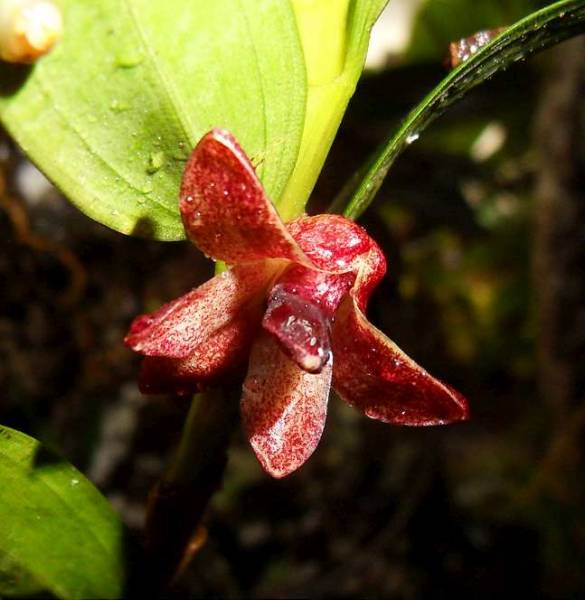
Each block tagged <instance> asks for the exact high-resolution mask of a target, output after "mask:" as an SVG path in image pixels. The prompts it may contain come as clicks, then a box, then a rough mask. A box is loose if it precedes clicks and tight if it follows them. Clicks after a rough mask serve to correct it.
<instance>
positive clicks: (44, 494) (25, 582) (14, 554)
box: [0, 426, 124, 598]
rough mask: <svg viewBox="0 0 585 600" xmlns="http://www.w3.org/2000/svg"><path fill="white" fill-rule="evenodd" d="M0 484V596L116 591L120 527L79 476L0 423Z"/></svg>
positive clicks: (63, 595)
mask: <svg viewBox="0 0 585 600" xmlns="http://www.w3.org/2000/svg"><path fill="white" fill-rule="evenodd" d="M0 482H1V484H0V597H6V596H28V595H31V594H33V593H38V592H41V591H44V592H50V593H51V594H53V595H55V596H57V597H58V598H120V597H121V596H122V591H123V583H124V580H123V571H122V567H123V560H122V559H123V557H122V525H121V523H120V521H119V519H118V518H117V516H116V515H115V513H114V512H113V510H112V509H111V507H110V505H109V504H108V502H107V501H106V500H105V499H104V497H103V496H102V495H101V494H100V493H99V492H98V491H97V490H96V488H95V487H94V486H93V485H92V484H91V483H90V482H89V481H88V480H87V479H86V478H85V477H84V476H83V475H82V474H81V473H79V472H78V471H77V470H76V469H75V468H73V467H72V466H71V465H70V464H68V463H66V462H65V461H63V460H62V459H60V458H59V457H58V456H56V455H54V454H52V453H50V452H49V451H48V450H47V449H46V448H44V447H43V446H41V445H40V444H39V442H37V441H36V440H34V439H32V438H30V437H28V436H27V435H24V434H23V433H20V432H18V431H14V430H13V429H9V428H7V427H2V426H0Z"/></svg>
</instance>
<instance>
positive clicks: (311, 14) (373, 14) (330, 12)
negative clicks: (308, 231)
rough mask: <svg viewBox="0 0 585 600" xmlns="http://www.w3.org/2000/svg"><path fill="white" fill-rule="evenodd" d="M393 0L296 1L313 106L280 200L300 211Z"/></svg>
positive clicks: (284, 210) (285, 212)
mask: <svg viewBox="0 0 585 600" xmlns="http://www.w3.org/2000/svg"><path fill="white" fill-rule="evenodd" d="M387 1H388V0H336V1H335V2H332V1H331V0H292V5H293V8H294V11H295V14H296V18H297V23H298V27H299V33H300V37H301V41H302V45H303V51H304V56H305V62H306V66H307V80H308V91H307V108H306V113H305V121H304V127H303V138H302V142H301V147H300V150H299V153H298V159H297V162H296V165H295V168H294V172H293V174H292V176H291V178H290V180H289V182H288V185H287V187H286V189H285V191H284V194H283V197H282V198H281V199H280V200H279V201H278V202H277V205H278V207H279V210H280V213H281V215H282V217H283V218H284V219H285V220H288V219H291V218H293V217H296V216H298V215H300V214H301V213H302V212H303V211H304V207H305V204H306V203H307V200H308V198H309V195H310V194H311V191H312V190H313V186H314V185H315V182H316V180H317V177H318V175H319V173H320V171H321V169H322V167H323V163H324V162H325V158H326V156H327V153H328V152H329V148H330V147H331V144H332V142H333V138H334V137H335V133H336V132H337V129H338V127H339V124H340V122H341V119H342V117H343V114H344V113H345V109H346V108H347V103H348V102H349V99H350V98H351V96H352V95H353V93H354V91H355V87H356V84H357V81H358V79H359V77H360V74H361V72H362V69H363V65H364V61H365V58H366V52H367V50H368V42H369V39H370V30H371V28H372V26H373V25H374V23H375V21H376V19H377V18H378V15H379V14H380V12H381V11H382V9H383V8H384V6H385V5H386V3H387Z"/></svg>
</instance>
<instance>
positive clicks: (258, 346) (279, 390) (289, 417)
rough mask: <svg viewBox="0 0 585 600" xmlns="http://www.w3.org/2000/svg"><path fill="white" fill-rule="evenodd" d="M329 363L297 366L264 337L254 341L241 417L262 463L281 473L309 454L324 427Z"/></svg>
mask: <svg viewBox="0 0 585 600" xmlns="http://www.w3.org/2000/svg"><path fill="white" fill-rule="evenodd" d="M330 381H331V363H329V364H327V365H326V366H325V367H324V368H323V370H322V371H321V373H319V374H311V373H307V372H306V371H303V370H302V369H300V368H299V367H298V366H297V365H296V364H295V363H294V362H293V361H291V360H290V359H289V358H288V357H287V356H285V355H284V354H283V352H281V350H280V349H279V347H278V345H277V343H276V342H275V341H274V340H273V339H272V338H271V337H270V336H269V335H268V334H263V335H261V336H260V337H259V338H258V339H257V341H256V342H255V343H254V346H253V348H252V354H251V357H250V366H249V370H248V376H247V377H246V380H245V382H244V387H243V394H242V404H241V411H242V419H243V423H244V427H245V430H246V433H247V435H248V439H249V441H250V444H251V445H252V448H253V449H254V452H255V453H256V456H257V457H258V460H259V461H260V464H261V465H262V467H263V468H264V469H265V470H266V471H267V472H268V473H269V474H270V475H272V476H273V477H277V478H280V477H285V476H286V475H288V474H290V473H292V472H293V471H295V470H296V469H298V468H299V467H300V466H301V465H302V464H303V463H304V462H305V461H306V460H307V459H308V458H309V456H310V455H311V454H312V453H313V451H314V450H315V448H316V447H317V444H318V443H319V440H320V438H321V434H322V433H323V427H324V425H325V418H326V414H327V398H328V395H329V386H330Z"/></svg>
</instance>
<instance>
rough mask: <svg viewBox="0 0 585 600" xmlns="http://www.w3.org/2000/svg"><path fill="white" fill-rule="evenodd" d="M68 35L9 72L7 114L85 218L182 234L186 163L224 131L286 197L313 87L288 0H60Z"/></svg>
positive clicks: (4, 80)
mask: <svg viewBox="0 0 585 600" xmlns="http://www.w3.org/2000/svg"><path fill="white" fill-rule="evenodd" d="M61 4H62V6H63V10H64V17H65V34H64V37H63V40H62V41H61V42H60V43H59V44H58V46H57V47H56V48H55V50H54V51H53V52H52V53H51V54H49V55H48V56H46V57H44V58H43V59H41V60H40V61H39V62H38V64H36V65H35V66H34V67H33V68H32V69H30V70H29V69H27V68H26V67H14V66H12V67H11V66H8V65H1V66H0V119H1V120H2V122H3V123H4V125H5V126H6V128H7V129H8V130H9V132H10V133H11V134H12V135H13V136H14V137H15V139H16V140H17V141H18V143H19V144H20V145H21V146H22V147H23V149H24V150H25V152H26V153H27V154H28V155H29V156H30V157H31V158H32V160H33V161H34V162H35V163H36V164H37V165H38V166H39V167H40V168H41V169H42V170H43V171H44V172H45V173H46V174H47V175H48V176H49V177H50V178H51V179H52V180H53V181H54V182H55V183H56V184H57V185H58V186H59V187H60V188H61V189H62V190H63V191H64V193H65V194H66V195H67V196H69V198H70V199H71V200H72V201H73V202H74V203H75V204H76V205H77V206H78V207H79V208H80V209H81V210H83V211H84V212H85V213H87V214H88V215H89V216H90V217H92V218H94V219H96V220H97V221H100V222H102V223H104V224H106V225H108V226H109V227H112V228H114V229H117V230H119V231H122V232H124V233H132V232H135V233H142V234H150V235H152V236H154V237H157V238H159V239H165V240H171V239H179V238H181V237H183V228H182V226H181V223H180V219H179V216H178V210H177V196H178V186H179V182H180V177H181V173H182V168H183V163H184V160H185V158H186V156H187V154H188V152H189V151H190V149H191V148H192V147H193V146H194V144H195V143H196V142H197V140H198V139H199V138H200V137H201V136H202V134H203V133H205V132H206V131H207V130H209V129H210V128H211V127H218V126H221V127H227V128H229V129H230V130H231V131H233V132H234V133H235V135H236V136H237V137H238V138H239V140H240V141H241V143H242V145H243V146H244V148H245V149H246V151H247V152H248V153H249V154H250V155H251V156H252V157H253V159H255V161H256V162H257V163H258V164H259V173H260V176H261V177H262V179H263V182H264V184H265V186H266V188H267V190H268V193H269V194H270V195H271V197H273V198H276V199H277V198H279V197H280V195H281V193H282V191H283V189H284V186H285V185H286V182H287V181H288V179H289V176H290V173H291V171H292V169H293V167H294V164H295V161H296V159H297V155H298V150H299V145H300V140H301V135H302V130H303V123H304V112H305V100H306V82H305V68H304V61H303V55H302V49H301V46H300V43H299V39H298V33H297V28H296V21H295V15H294V13H293V12H292V10H291V7H290V5H289V3H288V1H283V0H213V1H206V2H202V1H196V2H185V1H184V0H92V1H91V2H90V1H83V2H80V1H79V0H62V3H61Z"/></svg>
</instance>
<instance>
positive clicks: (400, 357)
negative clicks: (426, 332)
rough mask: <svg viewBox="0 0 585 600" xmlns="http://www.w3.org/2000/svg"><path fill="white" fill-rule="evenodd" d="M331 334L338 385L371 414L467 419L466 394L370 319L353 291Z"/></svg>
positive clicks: (400, 419) (427, 420) (434, 421)
mask: <svg viewBox="0 0 585 600" xmlns="http://www.w3.org/2000/svg"><path fill="white" fill-rule="evenodd" d="M331 338H332V345H333V354H334V357H335V363H334V368H333V387H334V389H335V391H336V392H337V393H338V394H339V396H340V397H341V398H343V399H344V400H346V401H347V402H348V403H349V404H351V405H352V406H354V407H356V408H358V409H359V410H361V411H362V412H363V413H365V414H366V415H367V416H368V417H371V418H374V419H379V420H380V421H385V422H387V423H395V424H398V425H441V424H444V423H450V422H452V421H460V420H464V419H467V418H468V408H467V403H466V401H465V399H464V398H463V397H462V396H461V395H459V394H458V393H457V392H454V391H453V390H452V389H451V388H449V387H447V386H446V385H444V384H443V383H441V382H440V381H439V380H438V379H435V378H434V377H432V376H431V375H429V374H428V373H427V372H426V371H425V370H424V369H423V368H422V367H420V366H419V365H417V364H416V363H415V362H414V361H413V360H412V359H411V358H410V357H408V356H407V355H406V354H405V353H404V352H403V351H402V350H400V348H398V346H397V345H396V344H394V342H392V341H391V340H389V339H388V338H387V337H386V336H385V335H384V334H383V333H382V332H381V331H378V330H377V329H376V328H375V327H374V326H373V325H372V324H371V323H369V322H368V321H367V320H366V318H365V317H364V315H363V314H362V313H361V311H360V310H359V308H358V306H357V304H356V302H355V300H354V299H353V298H352V297H351V296H348V297H347V298H346V299H345V300H344V302H343V303H342V304H341V306H340V308H339V310H338V311H337V315H336V318H335V321H334V323H333V328H332V332H331Z"/></svg>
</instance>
